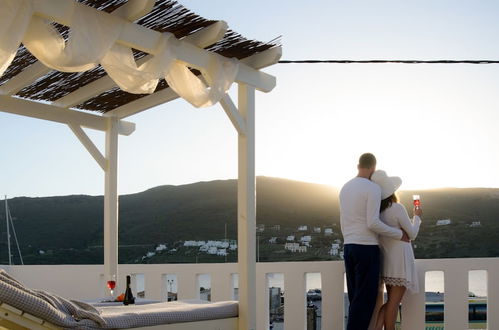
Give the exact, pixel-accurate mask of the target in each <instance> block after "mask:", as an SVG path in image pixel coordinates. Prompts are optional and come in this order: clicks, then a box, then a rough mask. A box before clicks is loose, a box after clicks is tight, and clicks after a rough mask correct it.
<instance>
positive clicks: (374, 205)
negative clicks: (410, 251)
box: [366, 189, 403, 240]
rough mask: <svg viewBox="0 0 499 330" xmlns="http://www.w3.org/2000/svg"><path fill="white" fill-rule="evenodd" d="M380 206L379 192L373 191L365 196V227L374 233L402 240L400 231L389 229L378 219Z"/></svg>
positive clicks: (377, 190)
mask: <svg viewBox="0 0 499 330" xmlns="http://www.w3.org/2000/svg"><path fill="white" fill-rule="evenodd" d="M380 204H381V191H380V190H379V189H373V190H372V191H370V192H369V193H368V195H367V213H366V215H367V227H368V228H369V229H371V230H372V231H374V232H375V233H377V234H379V235H383V236H387V237H390V238H393V239H397V240H400V239H403V233H402V230H400V229H398V228H394V227H390V226H388V225H387V224H385V223H384V222H383V221H381V220H380V219H379V207H380Z"/></svg>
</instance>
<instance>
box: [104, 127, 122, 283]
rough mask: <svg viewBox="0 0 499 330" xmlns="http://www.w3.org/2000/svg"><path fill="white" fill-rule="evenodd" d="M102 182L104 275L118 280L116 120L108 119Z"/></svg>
mask: <svg viewBox="0 0 499 330" xmlns="http://www.w3.org/2000/svg"><path fill="white" fill-rule="evenodd" d="M106 159H107V168H106V170H105V184H104V277H105V280H106V281H109V280H110V279H111V278H112V277H113V276H114V277H115V280H116V281H118V280H119V278H118V120H117V119H116V118H114V117H110V118H109V119H108V126H107V130H106Z"/></svg>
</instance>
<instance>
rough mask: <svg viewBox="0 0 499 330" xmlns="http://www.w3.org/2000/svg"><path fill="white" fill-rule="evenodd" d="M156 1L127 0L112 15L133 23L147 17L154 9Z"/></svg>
mask: <svg viewBox="0 0 499 330" xmlns="http://www.w3.org/2000/svg"><path fill="white" fill-rule="evenodd" d="M154 3H156V0H128V2H127V3H125V4H124V5H122V6H121V7H119V8H117V9H116V10H114V11H113V15H116V16H119V17H123V18H125V19H126V20H128V21H132V22H133V21H135V20H138V19H139V18H141V17H142V16H144V15H147V14H149V13H150V12H151V10H152V9H153V8H154Z"/></svg>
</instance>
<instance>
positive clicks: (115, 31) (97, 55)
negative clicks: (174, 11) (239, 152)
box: [0, 0, 238, 107]
mask: <svg viewBox="0 0 499 330" xmlns="http://www.w3.org/2000/svg"><path fill="white" fill-rule="evenodd" d="M33 1H36V0H0V31H2V32H3V33H1V34H0V75H2V74H3V73H4V71H5V70H6V69H7V67H8V66H9V65H10V63H11V62H12V60H13V58H14V57H15V54H16V51H17V49H18V47H19V45H20V43H21V41H22V42H23V44H24V45H25V46H26V48H27V49H28V50H29V51H30V52H31V53H32V54H33V55H34V56H35V57H36V58H37V59H38V60H39V61H40V62H42V63H43V64H44V65H46V66H47V67H49V68H51V69H54V70H58V71H63V72H81V71H86V70H89V69H92V68H94V67H95V66H97V65H98V64H101V65H102V67H103V68H104V69H105V70H106V72H107V73H108V75H109V76H110V77H111V79H113V80H114V82H115V83H116V84H117V85H118V86H119V87H120V88H121V89H122V90H124V91H126V92H129V93H135V94H144V93H147V94H150V93H153V92H154V91H155V89H156V86H157V84H158V81H159V79H160V78H165V79H166V80H167V82H168V84H169V85H170V87H171V88H172V89H173V90H174V91H175V92H176V93H177V94H178V95H179V96H181V97H182V98H184V99H185V100H187V101H188V102H189V103H191V104H192V105H194V106H195V107H206V106H211V105H213V104H215V103H217V102H218V101H219V100H220V99H221V98H222V97H223V95H224V94H225V93H226V92H227V90H228V89H229V88H230V86H231V84H232V83H233V82H234V79H235V77H236V75H237V70H238V62H237V60H234V59H227V58H225V57H222V56H219V55H214V56H212V60H211V63H210V64H209V66H208V67H207V68H205V69H204V70H203V72H202V74H203V79H202V80H201V79H199V78H198V77H196V76H195V75H194V74H193V73H192V72H191V71H190V69H189V67H188V66H187V64H186V63H184V62H182V61H179V60H177V59H176V52H175V49H176V47H177V45H178V40H177V39H176V38H175V37H174V36H173V35H172V34H171V33H164V34H163V35H162V37H161V40H160V42H159V44H158V46H157V49H156V51H155V55H154V56H149V57H148V59H146V60H145V61H144V63H142V64H141V65H137V63H136V62H135V60H134V57H133V53H132V50H131V49H130V48H128V47H125V46H123V45H120V44H117V43H116V40H117V39H118V38H119V36H120V34H121V33H122V31H123V27H124V24H125V23H126V22H125V21H123V20H121V19H119V18H117V17H115V16H113V15H98V12H97V11H96V10H94V9H92V8H90V7H86V6H81V5H77V6H75V7H74V8H75V10H74V12H73V14H72V18H71V28H70V32H69V38H68V39H67V41H65V40H64V38H63V37H62V36H61V35H60V33H59V32H58V31H57V29H55V27H54V26H53V24H52V23H51V22H49V21H46V20H44V19H42V18H40V17H37V16H34V15H33V6H32V2H33ZM203 80H204V81H206V82H207V85H206V84H205V83H204V82H203Z"/></svg>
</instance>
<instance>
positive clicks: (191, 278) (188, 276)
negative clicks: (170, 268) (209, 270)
mask: <svg viewBox="0 0 499 330" xmlns="http://www.w3.org/2000/svg"><path fill="white" fill-rule="evenodd" d="M196 275H197V274H196V271H195V270H193V271H184V272H179V273H177V280H178V300H184V299H198V298H199V288H198V285H197V283H196V280H197V278H196ZM196 290H198V291H196Z"/></svg>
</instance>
